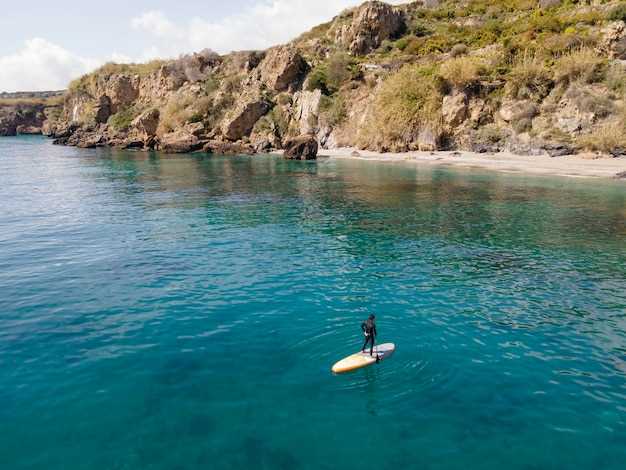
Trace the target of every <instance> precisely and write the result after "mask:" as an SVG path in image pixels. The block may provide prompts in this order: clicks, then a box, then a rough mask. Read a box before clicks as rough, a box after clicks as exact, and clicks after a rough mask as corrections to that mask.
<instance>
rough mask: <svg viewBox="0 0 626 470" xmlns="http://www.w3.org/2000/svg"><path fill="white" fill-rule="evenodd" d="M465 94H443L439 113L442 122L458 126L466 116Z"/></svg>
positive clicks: (466, 101)
mask: <svg viewBox="0 0 626 470" xmlns="http://www.w3.org/2000/svg"><path fill="white" fill-rule="evenodd" d="M467 103H468V100H467V95H465V93H456V94H454V95H448V96H444V98H443V104H442V106H441V114H442V116H443V120H444V122H445V123H446V124H447V125H449V126H458V125H459V124H461V123H462V122H463V121H465V119H466V118H467V112H468V106H467Z"/></svg>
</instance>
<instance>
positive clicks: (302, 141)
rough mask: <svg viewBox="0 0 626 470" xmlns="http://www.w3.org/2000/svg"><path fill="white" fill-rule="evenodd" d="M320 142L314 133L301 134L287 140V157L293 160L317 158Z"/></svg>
mask: <svg viewBox="0 0 626 470" xmlns="http://www.w3.org/2000/svg"><path fill="white" fill-rule="evenodd" d="M317 151H318V143H317V140H316V139H315V137H313V136H312V135H301V136H299V137H296V138H294V139H290V140H288V141H287V142H285V154H284V155H285V158H288V159H291V160H315V158H317Z"/></svg>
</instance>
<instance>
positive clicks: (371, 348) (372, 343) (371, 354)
mask: <svg viewBox="0 0 626 470" xmlns="http://www.w3.org/2000/svg"><path fill="white" fill-rule="evenodd" d="M371 338H372V342H371V343H370V356H372V357H373V356H374V335H372V336H371Z"/></svg>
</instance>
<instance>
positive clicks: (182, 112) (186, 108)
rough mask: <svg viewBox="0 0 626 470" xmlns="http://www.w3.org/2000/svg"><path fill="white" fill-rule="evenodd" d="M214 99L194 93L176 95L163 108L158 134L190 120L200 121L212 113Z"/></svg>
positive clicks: (176, 127)
mask: <svg viewBox="0 0 626 470" xmlns="http://www.w3.org/2000/svg"><path fill="white" fill-rule="evenodd" d="M212 106H213V100H212V99H211V98H209V97H200V98H199V97H197V96H194V95H183V96H177V95H174V96H172V98H171V99H170V100H169V101H168V102H167V104H166V105H165V107H164V108H163V109H162V110H161V117H160V120H159V129H158V134H159V135H163V134H167V133H168V132H172V131H173V130H176V129H179V128H180V127H183V126H184V125H185V124H188V123H190V122H200V121H203V120H204V118H205V117H206V116H207V115H208V114H209V113H210V111H211V108H212Z"/></svg>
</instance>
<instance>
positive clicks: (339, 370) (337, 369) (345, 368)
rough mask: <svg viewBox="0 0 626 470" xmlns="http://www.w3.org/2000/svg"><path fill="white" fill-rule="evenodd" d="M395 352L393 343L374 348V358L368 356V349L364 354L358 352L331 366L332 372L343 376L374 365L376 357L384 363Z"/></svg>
mask: <svg viewBox="0 0 626 470" xmlns="http://www.w3.org/2000/svg"><path fill="white" fill-rule="evenodd" d="M395 350H396V345H395V344H393V343H387V344H379V345H377V346H375V347H374V356H370V350H369V348H368V349H367V351H366V352H358V353H356V354H353V355H352V356H348V357H346V358H345V359H342V360H341V361H339V362H338V363H337V364H335V365H334V366H333V368H332V371H333V372H334V373H335V374H344V373H346V372H350V371H353V370H357V369H361V368H363V367H368V366H371V365H372V364H376V356H378V359H379V360H380V361H384V360H385V359H388V358H389V357H391V355H392V354H393V353H394V352H395Z"/></svg>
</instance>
